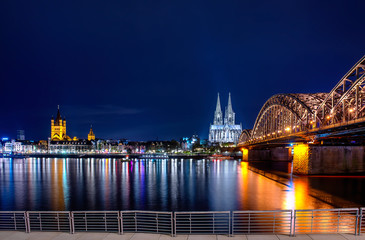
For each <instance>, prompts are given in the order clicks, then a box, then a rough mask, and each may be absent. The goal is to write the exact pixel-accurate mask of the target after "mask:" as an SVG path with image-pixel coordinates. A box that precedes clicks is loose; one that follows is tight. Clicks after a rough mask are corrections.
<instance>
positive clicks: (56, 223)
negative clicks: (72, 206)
mask: <svg viewBox="0 0 365 240" xmlns="http://www.w3.org/2000/svg"><path fill="white" fill-rule="evenodd" d="M25 215H26V220H27V226H28V232H30V231H53V232H55V231H57V232H70V233H72V228H71V226H72V222H71V221H72V219H71V213H70V212H65V211H47V212H46V211H41V212H36V211H29V212H26V213H25Z"/></svg>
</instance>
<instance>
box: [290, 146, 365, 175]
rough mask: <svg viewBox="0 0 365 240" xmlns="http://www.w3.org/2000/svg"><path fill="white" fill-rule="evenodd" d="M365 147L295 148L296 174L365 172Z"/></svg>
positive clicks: (294, 171)
mask: <svg viewBox="0 0 365 240" xmlns="http://www.w3.org/2000/svg"><path fill="white" fill-rule="evenodd" d="M364 151H365V146H321V145H306V144H298V145H296V146H294V156H293V173H294V174H309V175H313V174H353V173H364V172H365V158H364V157H365V154H364Z"/></svg>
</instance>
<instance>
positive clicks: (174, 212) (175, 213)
mask: <svg viewBox="0 0 365 240" xmlns="http://www.w3.org/2000/svg"><path fill="white" fill-rule="evenodd" d="M174 236H175V237H176V212H174Z"/></svg>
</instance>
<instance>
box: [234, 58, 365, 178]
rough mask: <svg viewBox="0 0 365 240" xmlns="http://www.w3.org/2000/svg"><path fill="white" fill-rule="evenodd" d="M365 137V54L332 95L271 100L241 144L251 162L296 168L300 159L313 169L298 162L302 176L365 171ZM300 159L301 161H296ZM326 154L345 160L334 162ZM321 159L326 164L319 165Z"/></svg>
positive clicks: (289, 95)
mask: <svg viewBox="0 0 365 240" xmlns="http://www.w3.org/2000/svg"><path fill="white" fill-rule="evenodd" d="M363 136H365V56H364V57H362V58H361V59H360V60H359V61H358V62H357V63H356V64H355V65H354V66H353V67H352V68H351V69H350V70H349V71H348V72H347V73H346V74H345V75H344V76H343V77H342V78H341V79H340V81H339V82H338V83H337V84H336V85H335V86H334V88H333V89H332V90H331V91H330V92H329V93H311V94H302V93H287V94H276V95H274V96H272V97H271V98H269V99H268V100H267V101H266V103H265V104H264V105H263V106H262V108H261V110H260V112H259V114H258V116H257V118H256V121H255V124H254V126H253V128H252V129H250V130H244V131H243V132H242V134H241V136H240V139H239V143H238V146H239V147H241V148H242V149H247V151H248V153H247V154H248V158H249V160H250V158H251V159H253V160H264V159H270V160H285V159H287V160H290V159H293V158H294V160H293V163H294V165H295V161H296V160H297V161H300V162H304V164H305V165H308V166H304V167H303V166H298V162H297V166H294V170H295V169H296V167H297V169H296V170H295V171H296V172H298V173H303V174H311V173H312V174H316V173H326V172H327V173H331V172H333V173H343V172H364V171H365V161H364V157H365V154H364V147H363V146H364V145H365V144H364V143H365V141H363ZM275 149H276V150H275ZM279 149H281V150H279ZM283 149H287V150H283ZM303 149H304V150H303ZM296 150H297V151H296ZM247 151H246V152H247ZM250 152H251V153H250ZM287 155H288V156H287ZM299 155H301V156H300V158H301V159H296V158H299ZM326 156H327V157H328V158H334V157H338V156H340V157H339V159H337V160H334V161H332V162H331V160H330V159H326ZM355 158H356V159H357V160H353V159H355ZM360 158H361V159H360ZM303 159H304V160H303ZM318 161H320V162H322V164H319V165H318V166H317V165H316V164H317V162H318ZM323 162H326V163H323ZM301 164H302V163H301ZM338 165H345V166H338ZM354 165H356V166H355V167H354ZM325 168H333V171H332V170H330V171H328V170H323V169H325ZM335 168H336V169H335ZM340 168H341V170H339V169H340Z"/></svg>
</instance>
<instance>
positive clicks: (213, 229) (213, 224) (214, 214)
mask: <svg viewBox="0 0 365 240" xmlns="http://www.w3.org/2000/svg"><path fill="white" fill-rule="evenodd" d="M214 217H215V213H213V234H214V230H215V219H214ZM228 234H229V233H228Z"/></svg>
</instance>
